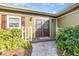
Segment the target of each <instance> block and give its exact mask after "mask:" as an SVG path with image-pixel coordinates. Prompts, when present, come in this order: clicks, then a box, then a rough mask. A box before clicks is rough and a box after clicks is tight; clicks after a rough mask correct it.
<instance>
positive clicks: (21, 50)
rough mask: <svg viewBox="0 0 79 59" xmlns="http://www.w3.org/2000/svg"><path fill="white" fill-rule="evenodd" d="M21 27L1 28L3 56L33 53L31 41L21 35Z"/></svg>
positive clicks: (0, 43) (0, 50)
mask: <svg viewBox="0 0 79 59" xmlns="http://www.w3.org/2000/svg"><path fill="white" fill-rule="evenodd" d="M21 36H22V35H21V31H20V30H19V29H7V30H0V55H1V56H30V55H31V53H32V44H31V41H25V40H24V39H22V37H21Z"/></svg>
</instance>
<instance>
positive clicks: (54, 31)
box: [51, 19, 56, 38]
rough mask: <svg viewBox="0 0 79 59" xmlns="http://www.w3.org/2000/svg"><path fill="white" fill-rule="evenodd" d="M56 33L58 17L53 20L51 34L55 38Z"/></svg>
mask: <svg viewBox="0 0 79 59" xmlns="http://www.w3.org/2000/svg"><path fill="white" fill-rule="evenodd" d="M55 35H56V19H52V20H51V36H52V37H53V38H55Z"/></svg>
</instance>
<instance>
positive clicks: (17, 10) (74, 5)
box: [0, 3, 79, 18]
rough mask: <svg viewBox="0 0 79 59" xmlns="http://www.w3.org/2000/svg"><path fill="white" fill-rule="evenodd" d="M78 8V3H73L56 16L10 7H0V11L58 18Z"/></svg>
mask: <svg viewBox="0 0 79 59" xmlns="http://www.w3.org/2000/svg"><path fill="white" fill-rule="evenodd" d="M78 7H79V3H74V4H72V5H71V6H70V7H68V8H66V9H65V10H63V11H61V12H59V13H57V14H52V13H46V12H40V11H36V10H31V9H25V8H16V7H10V6H5V5H0V10H2V11H9V12H10V11H11V12H18V13H24V14H27V13H28V14H36V15H44V16H49V17H55V18H57V17H60V16H63V15H65V14H67V13H69V12H72V11H74V10H75V9H76V8H78Z"/></svg>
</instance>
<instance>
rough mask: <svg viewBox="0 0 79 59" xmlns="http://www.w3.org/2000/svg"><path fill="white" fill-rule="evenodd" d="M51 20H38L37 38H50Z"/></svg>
mask: <svg viewBox="0 0 79 59" xmlns="http://www.w3.org/2000/svg"><path fill="white" fill-rule="evenodd" d="M49 34H50V26H49V20H36V37H49Z"/></svg>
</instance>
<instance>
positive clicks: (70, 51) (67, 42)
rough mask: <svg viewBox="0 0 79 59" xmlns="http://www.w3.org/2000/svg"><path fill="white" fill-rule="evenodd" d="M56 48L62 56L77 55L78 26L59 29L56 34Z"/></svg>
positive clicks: (78, 53) (78, 41)
mask: <svg viewBox="0 0 79 59" xmlns="http://www.w3.org/2000/svg"><path fill="white" fill-rule="evenodd" d="M56 34H57V36H56V42H57V47H58V49H60V50H61V51H63V53H62V55H79V25H77V26H73V27H72V26H70V27H66V28H62V29H59V31H58V32H57V33H56Z"/></svg>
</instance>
